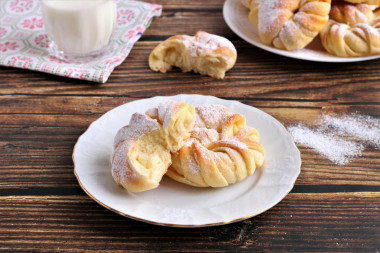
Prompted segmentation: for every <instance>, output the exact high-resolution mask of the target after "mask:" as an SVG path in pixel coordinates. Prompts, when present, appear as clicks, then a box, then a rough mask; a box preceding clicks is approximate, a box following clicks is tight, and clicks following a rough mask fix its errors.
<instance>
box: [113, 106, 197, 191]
mask: <svg viewBox="0 0 380 253" xmlns="http://www.w3.org/2000/svg"><path fill="white" fill-rule="evenodd" d="M157 115H158V117H159V119H160V120H159V121H158V120H156V119H152V118H151V117H149V116H147V115H145V114H141V113H135V114H133V115H132V118H131V120H130V122H129V125H127V126H125V127H123V128H121V129H120V130H119V131H118V133H117V134H116V137H115V139H114V152H113V154H112V176H113V178H114V180H115V181H116V182H117V183H118V184H119V185H121V186H122V187H124V188H125V189H127V190H129V191H131V192H142V191H146V190H150V189H154V188H156V187H158V185H159V182H160V181H161V179H162V177H163V175H164V174H165V173H166V171H167V169H168V167H169V165H170V164H171V155H170V152H175V151H176V150H178V149H179V148H180V147H181V146H182V145H183V141H184V139H187V138H188V137H189V136H190V130H191V129H192V128H193V125H194V121H195V112H194V107H192V106H189V105H187V104H185V103H180V102H174V101H170V102H167V103H163V104H160V105H159V106H158V108H157Z"/></svg>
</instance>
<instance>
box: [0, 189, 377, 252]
mask: <svg viewBox="0 0 380 253" xmlns="http://www.w3.org/2000/svg"><path fill="white" fill-rule="evenodd" d="M379 200H380V193H327V194H290V195H288V196H287V197H286V198H285V199H284V200H283V201H282V202H281V203H280V204H278V205H277V206H275V207H274V208H272V209H270V210H269V211H267V212H265V213H263V214H261V215H259V216H257V217H255V218H252V219H249V220H247V221H244V222H239V223H236V224H230V225H225V226H219V227H208V228H194V229H178V228H168V227H160V226H155V225H149V224H145V223H141V222H138V221H133V220H130V219H126V218H124V217H121V216H119V215H117V214H113V213H112V212H111V211H108V210H106V209H104V208H103V207H101V206H99V205H98V204H96V203H94V202H93V201H92V200H90V199H88V198H87V197H84V196H60V197H57V196H42V197H39V196H37V197H33V196H23V197H18V196H7V197H0V207H1V208H0V215H1V217H2V230H3V232H1V233H0V249H1V250H10V249H12V250H36V249H39V250H42V251H58V252H59V251H62V252H64V251H68V250H70V251H71V250H97V251H103V250H122V249H128V252H141V251H144V252H155V251H157V250H158V249H160V250H161V251H164V252H173V251H181V252H252V251H255V250H263V249H271V251H283V252H289V251H296V252H302V251H306V250H309V251H319V252H343V251H372V252H376V250H377V249H378V238H379V236H380V233H379V232H380V231H379V230H378V229H377V228H378V226H379V225H380V220H379V219H378V217H379V215H380V201H379ZM337 221H338V222H337ZM5 229H6V230H5ZM4 230H5V231H4ZM353 231H354V232H355V233H353ZM4 240H5V241H7V245H4ZM36 241H38V242H39V245H36V243H35V242H36Z"/></svg>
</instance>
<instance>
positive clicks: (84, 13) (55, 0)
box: [42, 0, 117, 62]
mask: <svg viewBox="0 0 380 253" xmlns="http://www.w3.org/2000/svg"><path fill="white" fill-rule="evenodd" d="M42 13H43V19H44V24H45V29H46V33H47V35H48V37H49V39H50V40H51V45H50V50H51V51H52V53H53V54H54V55H55V56H57V57H58V58H60V59H64V60H69V61H75V62H87V61H91V59H94V58H96V57H99V56H101V55H104V54H105V53H106V52H109V51H110V50H111V49H110V44H111V43H110V41H111V36H112V34H113V32H114V29H115V26H116V15H117V14H116V13H117V7H116V0H42Z"/></svg>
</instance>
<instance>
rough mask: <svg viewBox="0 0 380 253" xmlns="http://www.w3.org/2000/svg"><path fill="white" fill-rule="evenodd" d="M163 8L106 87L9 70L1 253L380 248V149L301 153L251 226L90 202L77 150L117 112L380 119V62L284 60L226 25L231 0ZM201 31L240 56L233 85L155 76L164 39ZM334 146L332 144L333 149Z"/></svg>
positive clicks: (3, 95) (169, 1)
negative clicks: (184, 96)
mask: <svg viewBox="0 0 380 253" xmlns="http://www.w3.org/2000/svg"><path fill="white" fill-rule="evenodd" d="M154 2H156V3H161V4H163V6H164V12H163V15H162V17H160V18H157V19H156V20H154V22H153V24H152V25H151V27H150V28H149V29H148V30H147V32H146V33H145V34H144V36H143V37H142V38H141V40H140V41H139V42H138V43H136V45H135V47H134V48H133V50H132V52H131V54H130V56H129V57H128V58H127V60H126V61H125V62H124V63H122V64H121V65H120V66H119V67H118V68H117V69H116V70H115V71H114V72H113V74H112V75H111V77H110V79H109V81H108V83H106V84H102V85H99V84H95V83H91V82H85V81H78V80H73V79H68V78H63V77H57V76H53V75H49V74H44V73H39V72H32V71H26V70H20V69H15V68H6V67H0V87H1V89H0V104H1V107H0V124H1V128H0V251H12V252H14V251H54V252H59V251H64V252H67V251H81V250H91V251H92V250H98V251H105V250H120V251H128V252H134V251H135V252H140V251H146V252H156V251H158V250H161V251H166V252H172V251H186V252H190V251H192V252H220V251H225V252H238V251H239V252H240V251H242V252H252V251H255V250H260V251H261V250H267V251H274V252H275V251H299V252H304V251H324V252H325V251H330V252H333V251H334V252H335V251H366V252H378V251H379V250H380V166H379V163H380V158H379V157H380V155H379V154H380V153H379V150H378V149H375V148H370V147H367V148H366V149H365V151H364V152H363V155H362V156H361V157H359V158H356V159H354V160H353V161H352V162H351V163H349V164H347V165H345V166H339V165H336V164H334V163H332V162H330V161H329V160H327V159H325V158H323V157H322V156H320V155H319V154H318V153H316V152H315V151H313V150H312V149H309V148H307V147H304V146H299V149H300V151H301V153H302V162H303V164H302V172H301V174H300V176H299V178H298V180H297V182H296V185H295V187H294V189H293V190H292V191H291V193H290V194H289V195H288V196H287V197H286V198H285V199H284V200H283V201H281V202H280V203H279V204H278V205H276V206H275V207H273V208H272V209H270V210H268V211H267V212H265V213H263V214H261V215H259V216H256V217H253V218H251V219H248V220H246V221H243V222H238V223H234V224H229V225H224V226H219V227H206V228H194V229H180V228H168V227H160V226H155V225H150V224H145V223H142V222H139V221H135V220H132V219H128V218H125V217H122V216H119V215H117V214H115V213H113V212H111V211H109V210H107V209H105V208H103V207H102V206H100V205H98V204H97V203H95V202H94V201H93V200H92V199H90V198H89V197H88V196H87V195H86V194H85V193H84V191H83V190H82V189H81V188H80V186H79V185H78V183H77V180H76V178H75V176H74V174H73V162H72V158H71V154H72V150H73V147H74V144H75V142H76V140H77V138H78V137H79V136H80V135H81V134H82V133H83V132H84V131H85V130H86V129H87V127H88V125H89V124H90V123H91V122H92V121H94V120H96V119H97V118H98V117H100V116H101V115H102V114H103V113H105V112H107V111H108V110H110V109H112V108H114V107H116V106H118V105H121V104H123V103H127V102H130V101H133V100H137V99H141V98H149V97H152V96H156V95H175V94H181V93H196V94H205V95H213V96H217V97H220V98H224V99H230V100H238V101H241V102H242V103H245V104H248V105H251V106H255V107H257V108H259V109H261V110H263V111H265V112H267V113H269V114H271V115H272V116H274V117H275V118H277V119H278V120H279V121H280V122H281V123H283V124H284V125H285V126H288V125H290V124H295V123H298V122H304V123H310V124H311V123H312V122H313V121H315V120H317V119H318V117H320V115H321V114H322V113H338V114H339V113H347V112H357V113H361V114H366V115H371V116H373V117H380V110H379V106H380V60H373V61H368V62H359V63H346V64H328V63H316V62H307V61H302V60H295V59H290V58H285V57H282V56H278V55H275V54H272V53H269V52H266V51H263V50H261V49H258V48H256V47H254V46H251V45H250V44H248V43H246V42H245V41H242V40H241V39H240V38H239V37H237V36H236V35H235V34H234V33H233V32H232V31H231V30H230V29H229V28H228V27H227V25H226V24H225V22H224V20H223V16H222V5H223V1H222V0H209V1H201V0H196V1H184V0H166V1H154ZM197 30H204V31H207V32H210V33H215V34H219V35H222V36H225V37H227V38H229V39H230V40H232V41H233V43H234V44H235V46H236V48H237V50H238V60H237V63H236V65H235V67H234V68H233V69H232V70H231V71H229V72H228V74H227V76H226V78H225V79H224V80H216V79H212V78H210V77H207V76H199V75H196V74H190V73H181V72H180V71H179V70H174V71H172V72H170V73H167V74H160V73H154V72H152V71H151V70H150V69H149V67H148V62H147V59H148V55H149V53H150V52H151V50H152V49H153V47H154V46H155V45H157V43H158V42H159V41H162V40H164V39H165V38H167V37H168V36H171V35H174V34H181V33H188V34H194V33H195V32H196V31H197ZM327 148H328V147H327Z"/></svg>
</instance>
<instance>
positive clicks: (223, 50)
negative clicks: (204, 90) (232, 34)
mask: <svg viewBox="0 0 380 253" xmlns="http://www.w3.org/2000/svg"><path fill="white" fill-rule="evenodd" d="M236 57H237V55H236V49H235V47H234V45H233V44H232V43H231V42H230V41H229V40H227V39H226V38H223V37H221V36H217V35H214V34H209V33H206V32H203V31H199V32H197V33H196V34H195V36H188V35H176V36H173V37H170V38H168V39H167V40H165V41H164V42H162V43H160V44H159V45H158V46H157V47H156V48H155V49H154V50H153V51H152V53H151V54H150V56H149V66H150V68H151V69H152V70H154V71H160V72H162V73H166V72H167V71H169V70H171V69H172V67H179V68H181V69H182V71H183V72H190V71H194V72H195V73H200V74H202V75H209V76H211V77H214V78H218V79H223V78H224V76H225V72H226V71H228V70H229V69H231V68H232V67H233V66H234V65H235V62H236Z"/></svg>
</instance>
